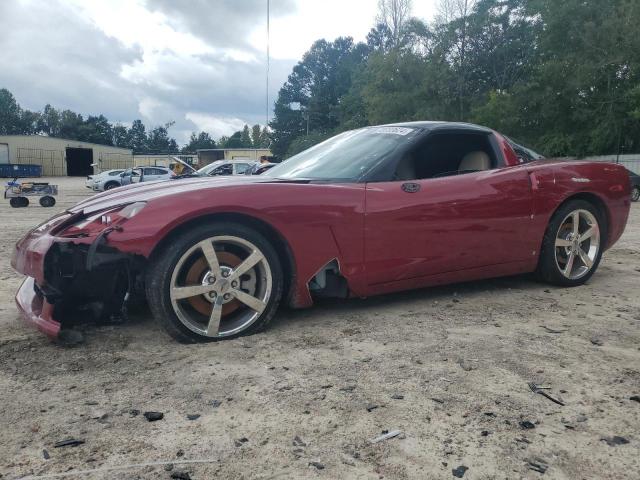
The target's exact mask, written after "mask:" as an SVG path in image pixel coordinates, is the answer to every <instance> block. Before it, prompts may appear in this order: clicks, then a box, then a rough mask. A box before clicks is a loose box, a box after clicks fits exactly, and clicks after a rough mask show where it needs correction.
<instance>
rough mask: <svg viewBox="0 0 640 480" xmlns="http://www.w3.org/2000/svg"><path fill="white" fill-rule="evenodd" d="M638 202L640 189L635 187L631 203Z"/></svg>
mask: <svg viewBox="0 0 640 480" xmlns="http://www.w3.org/2000/svg"><path fill="white" fill-rule="evenodd" d="M638 200H640V187H633V190H631V201H632V202H637V201H638Z"/></svg>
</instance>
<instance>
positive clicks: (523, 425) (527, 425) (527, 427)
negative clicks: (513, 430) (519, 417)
mask: <svg viewBox="0 0 640 480" xmlns="http://www.w3.org/2000/svg"><path fill="white" fill-rule="evenodd" d="M520 427H521V428H524V429H525V430H531V429H532V428H536V426H535V424H534V423H532V422H530V421H529V420H523V421H522V422H520Z"/></svg>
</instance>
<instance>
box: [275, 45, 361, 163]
mask: <svg viewBox="0 0 640 480" xmlns="http://www.w3.org/2000/svg"><path fill="white" fill-rule="evenodd" d="M368 51H369V49H368V47H367V46H366V45H364V44H357V45H354V43H353V39H351V38H350V37H346V38H343V37H340V38H337V39H336V40H335V41H333V42H327V41H326V40H318V41H317V42H315V43H314V44H313V45H312V46H311V49H310V50H309V51H308V52H307V53H305V55H304V57H303V58H302V61H300V62H299V63H298V64H297V65H296V66H295V67H294V68H293V72H292V73H291V75H289V78H288V79H287V82H286V83H285V84H284V85H283V87H282V88H281V89H280V92H279V93H278V99H277V100H276V103H275V107H274V118H273V120H272V121H271V123H270V127H271V129H272V132H271V135H270V137H271V142H272V144H271V149H272V151H273V153H274V154H276V155H279V156H284V155H285V154H286V152H287V150H288V148H289V145H290V143H291V142H292V141H293V139H295V138H296V137H298V136H301V135H306V134H307V130H309V131H310V132H317V133H320V134H325V133H328V132H331V131H334V130H335V129H336V128H338V127H339V125H340V116H341V107H340V100H341V98H342V97H343V96H344V95H345V94H346V93H347V92H348V91H349V89H350V87H351V82H352V78H353V75H354V73H355V72H356V70H357V65H359V64H361V63H362V62H363V61H364V59H365V58H366V55H367V53H368ZM293 106H295V108H292V107H293Z"/></svg>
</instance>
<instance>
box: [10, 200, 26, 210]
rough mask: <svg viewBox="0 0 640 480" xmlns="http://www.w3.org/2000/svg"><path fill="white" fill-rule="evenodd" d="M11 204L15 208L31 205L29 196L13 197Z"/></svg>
mask: <svg viewBox="0 0 640 480" xmlns="http://www.w3.org/2000/svg"><path fill="white" fill-rule="evenodd" d="M9 205H11V206H12V207H13V208H24V207H28V206H29V199H28V198H27V197H12V198H11V199H10V200H9Z"/></svg>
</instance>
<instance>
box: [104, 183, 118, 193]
mask: <svg viewBox="0 0 640 480" xmlns="http://www.w3.org/2000/svg"><path fill="white" fill-rule="evenodd" d="M119 186H120V184H119V183H118V182H108V183H107V184H106V185H105V186H104V190H105V192H106V191H107V190H112V189H114V188H118V187H119Z"/></svg>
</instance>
